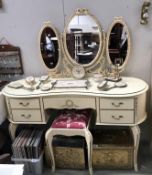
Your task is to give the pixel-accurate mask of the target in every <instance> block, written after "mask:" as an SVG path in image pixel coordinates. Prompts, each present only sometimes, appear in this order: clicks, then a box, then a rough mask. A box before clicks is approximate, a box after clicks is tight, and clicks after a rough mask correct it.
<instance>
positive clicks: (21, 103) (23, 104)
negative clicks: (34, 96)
mask: <svg viewBox="0 0 152 175" xmlns="http://www.w3.org/2000/svg"><path fill="white" fill-rule="evenodd" d="M19 104H20V105H21V106H24V107H26V106H28V105H29V104H30V103H29V102H27V103H23V102H20V103H19Z"/></svg>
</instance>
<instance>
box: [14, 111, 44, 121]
mask: <svg viewBox="0 0 152 175" xmlns="http://www.w3.org/2000/svg"><path fill="white" fill-rule="evenodd" d="M12 115H13V121H14V122H40V121H42V118H41V111H40V110H12Z"/></svg>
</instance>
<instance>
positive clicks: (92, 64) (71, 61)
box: [63, 8, 105, 73]
mask: <svg viewBox="0 0 152 175" xmlns="http://www.w3.org/2000/svg"><path fill="white" fill-rule="evenodd" d="M77 15H89V16H90V17H91V18H92V19H93V20H94V21H95V23H96V24H97V26H98V30H99V41H100V43H99V48H98V51H97V54H96V56H95V58H94V59H93V60H92V61H91V62H90V63H88V64H80V63H77V62H76V61H75V60H74V59H73V58H72V57H71V55H70V53H69V51H68V48H67V41H66V40H67V37H66V34H67V29H68V26H69V24H70V22H71V20H72V19H73V18H74V17H75V16H77ZM104 49H105V35H104V32H103V30H102V27H101V25H100V23H99V21H98V20H97V18H96V17H95V16H94V15H92V14H91V13H90V12H89V11H88V9H86V8H79V9H77V10H76V12H75V13H74V14H73V15H72V16H71V17H70V18H69V20H68V21H67V23H66V26H65V28H64V32H63V50H64V54H65V60H66V61H67V62H68V63H69V64H70V68H71V69H72V67H73V66H77V65H81V66H83V67H84V69H85V72H86V73H87V72H88V73H90V72H91V73H93V70H94V68H95V67H96V66H97V65H98V64H99V62H101V59H102V58H103V54H104Z"/></svg>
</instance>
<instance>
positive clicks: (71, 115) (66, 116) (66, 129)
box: [45, 110, 93, 175]
mask: <svg viewBox="0 0 152 175" xmlns="http://www.w3.org/2000/svg"><path fill="white" fill-rule="evenodd" d="M90 114H91V110H79V111H78V110H74V111H73V110H72V111H69V110H66V111H64V112H63V113H61V114H59V115H58V116H57V118H56V119H55V120H54V121H53V123H52V125H51V127H50V128H49V129H48V130H47V132H46V134H45V140H46V145H47V147H48V152H49V154H50V157H51V161H52V172H54V171H55V159H54V154H53V147H52V140H53V136H55V135H64V136H83V137H84V138H85V140H86V144H87V154H88V168H89V173H90V175H92V174H93V172H92V142H93V141H92V140H93V139H92V135H91V133H90V131H89V129H88V127H89V123H90V118H91V115H90Z"/></svg>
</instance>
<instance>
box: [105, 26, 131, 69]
mask: <svg viewBox="0 0 152 175" xmlns="http://www.w3.org/2000/svg"><path fill="white" fill-rule="evenodd" d="M127 38H128V36H127V31H126V30H125V27H124V26H123V25H122V24H121V23H116V24H115V25H114V26H113V28H112V30H111V33H110V38H109V46H108V47H109V56H110V59H111V61H112V64H114V65H115V64H119V66H121V65H122V64H123V63H124V61H125V58H126V55H127V49H128V40H127Z"/></svg>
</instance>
